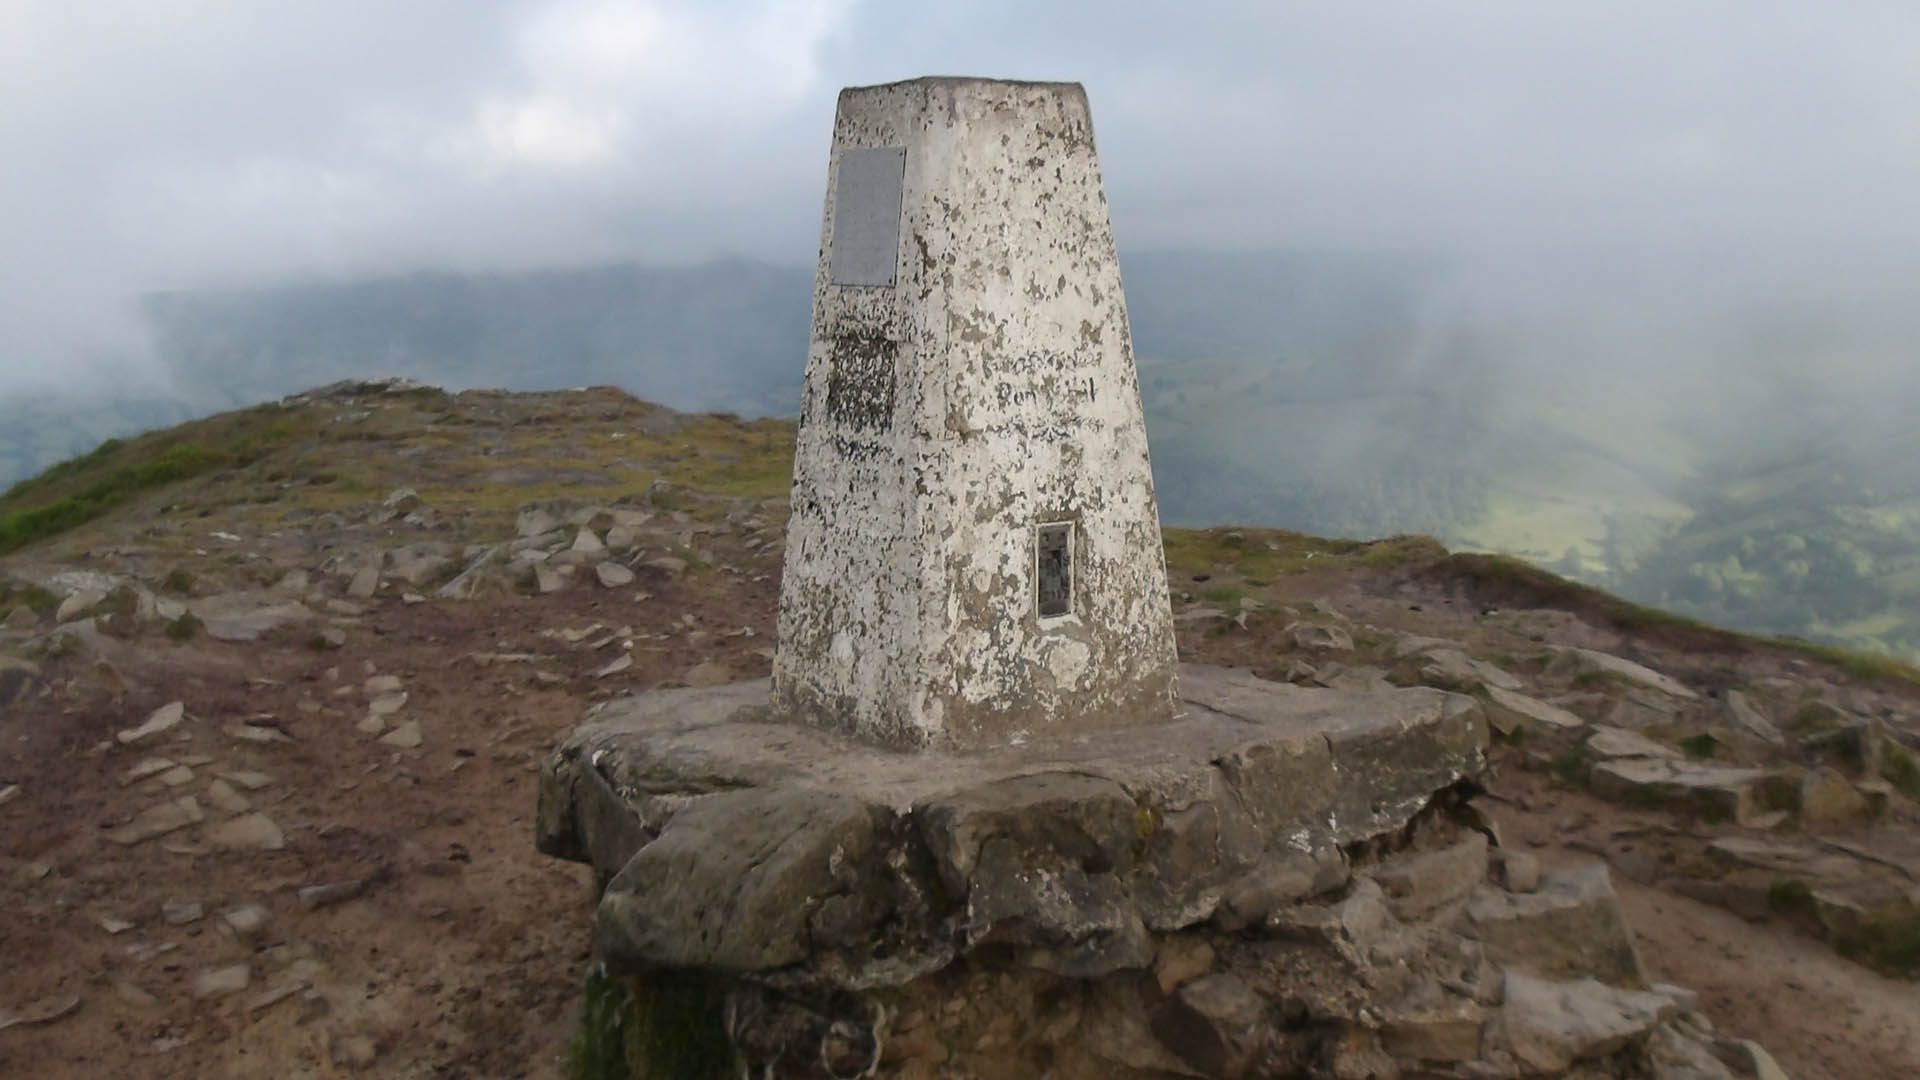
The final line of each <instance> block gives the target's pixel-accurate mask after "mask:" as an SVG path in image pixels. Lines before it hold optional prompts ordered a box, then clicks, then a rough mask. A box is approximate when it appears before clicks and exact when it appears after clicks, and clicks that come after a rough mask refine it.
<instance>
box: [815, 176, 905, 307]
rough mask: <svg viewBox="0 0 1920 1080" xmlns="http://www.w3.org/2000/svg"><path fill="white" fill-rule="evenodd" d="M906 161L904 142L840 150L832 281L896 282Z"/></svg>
mask: <svg viewBox="0 0 1920 1080" xmlns="http://www.w3.org/2000/svg"><path fill="white" fill-rule="evenodd" d="M906 167H907V149H906V147H904V146H849V147H846V148H844V149H842V150H841V151H840V173H839V177H838V179H837V180H836V181H835V182H834V186H833V237H832V240H831V241H830V242H831V243H832V245H833V251H832V252H831V254H830V255H829V256H828V261H827V280H828V282H829V283H831V284H834V285H854V286H866V287H870V288H886V289H891V288H892V287H893V282H894V274H895V270H896V265H897V264H898V262H899V259H900V185H901V180H902V177H903V175H904V174H905V172H906Z"/></svg>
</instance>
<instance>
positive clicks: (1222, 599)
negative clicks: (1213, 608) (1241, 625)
mask: <svg viewBox="0 0 1920 1080" xmlns="http://www.w3.org/2000/svg"><path fill="white" fill-rule="evenodd" d="M1200 595H1201V597H1202V598H1203V599H1205V600H1206V601H1207V603H1209V604H1218V605H1220V606H1221V607H1226V608H1234V607H1238V606H1239V604H1240V598H1241V597H1243V596H1245V595H1247V590H1245V589H1242V588H1240V587H1239V586H1236V585H1216V586H1214V587H1213V588H1211V589H1208V590H1207V591H1206V592H1203V593H1201V594H1200Z"/></svg>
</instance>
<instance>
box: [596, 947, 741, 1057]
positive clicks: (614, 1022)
mask: <svg viewBox="0 0 1920 1080" xmlns="http://www.w3.org/2000/svg"><path fill="white" fill-rule="evenodd" d="M724 1008H725V994H724V992H723V991H722V989H721V987H720V984H719V983H718V982H717V981H716V980H714V979H712V978H711V977H707V976H701V975H695V974H688V973H668V972H664V971H656V972H652V973H650V974H648V975H647V976H645V977H644V978H640V977H636V978H631V979H619V978H615V977H613V976H611V975H608V974H606V973H604V972H602V971H601V970H600V969H599V967H598V966H597V965H596V966H595V968H594V969H592V970H591V971H589V972H588V973H587V985H586V989H585V990H584V991H583V994H582V998H581V1004H580V1023H579V1026H578V1027H577V1028H575V1030H574V1035H573V1038H572V1039H571V1040H570V1041H569V1042H568V1044H567V1061H566V1070H567V1078H568V1080H733V1078H734V1077H736V1076H738V1075H740V1071H739V1063H738V1062H737V1061H736V1060H735V1055H734V1052H733V1043H732V1042H731V1041H730V1040H729V1039H728V1038H727V1033H726V1026H725V1017H724Z"/></svg>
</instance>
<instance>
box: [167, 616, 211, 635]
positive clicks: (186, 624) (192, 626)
mask: <svg viewBox="0 0 1920 1080" xmlns="http://www.w3.org/2000/svg"><path fill="white" fill-rule="evenodd" d="M205 628H206V624H205V623H203V622H201V621H200V617H199V616H198V615H195V614H194V613H193V612H191V611H189V612H187V613H186V614H185V615H182V616H180V617H179V618H177V619H175V620H173V621H172V622H169V623H168V624H167V636H168V637H170V638H172V639H173V640H175V641H192V640H193V639H194V638H195V637H198V636H199V634H200V631H201V630H203V629H205Z"/></svg>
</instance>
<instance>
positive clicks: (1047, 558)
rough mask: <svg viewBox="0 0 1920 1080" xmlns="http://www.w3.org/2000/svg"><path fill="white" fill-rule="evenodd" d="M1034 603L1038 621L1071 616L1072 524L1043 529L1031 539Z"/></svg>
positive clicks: (1052, 525) (1065, 523) (1049, 526)
mask: <svg viewBox="0 0 1920 1080" xmlns="http://www.w3.org/2000/svg"><path fill="white" fill-rule="evenodd" d="M1033 570H1034V573H1033V601H1034V607H1035V608H1036V609H1037V610H1038V611H1039V613H1040V617H1041V618H1043V619H1050V618H1053V617H1055V616H1058V615H1068V614H1071V613H1072V612H1073V522H1071V521H1059V522H1053V523H1051V524H1047V525H1042V526H1040V528H1039V529H1038V530H1037V531H1036V533H1035V535H1034V566H1033Z"/></svg>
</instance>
